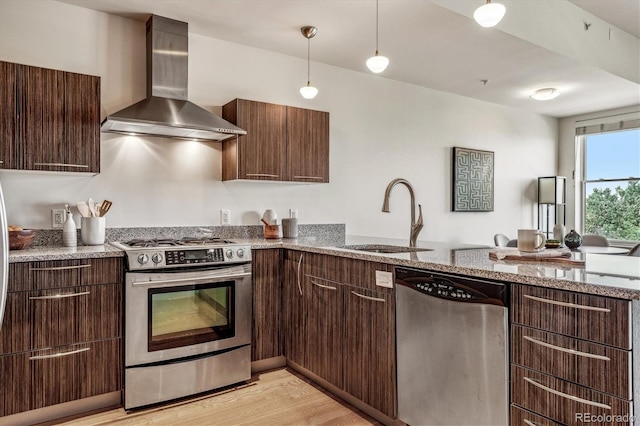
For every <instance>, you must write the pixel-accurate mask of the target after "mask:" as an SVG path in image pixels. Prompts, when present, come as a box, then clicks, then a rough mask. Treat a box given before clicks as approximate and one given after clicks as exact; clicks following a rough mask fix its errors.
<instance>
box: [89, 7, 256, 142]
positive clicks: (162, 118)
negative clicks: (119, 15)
mask: <svg viewBox="0 0 640 426" xmlns="http://www.w3.org/2000/svg"><path fill="white" fill-rule="evenodd" d="M188 29H189V26H188V24H187V23H186V22H180V21H175V20H173V19H168V18H163V17H161V16H156V15H151V17H150V18H149V20H148V21H147V97H146V99H144V100H142V101H140V102H138V103H136V104H133V105H131V106H130V107H128V108H125V109H123V110H120V111H118V112H116V113H114V114H111V115H108V116H107V117H106V118H105V119H104V121H103V122H102V126H101V130H102V131H103V132H114V133H124V134H144V135H152V136H162V137H168V138H177V139H198V140H209V141H212V140H213V141H222V140H225V139H229V138H231V137H234V136H236V135H245V134H246V133H247V132H246V131H244V130H242V129H241V128H239V127H236V126H234V125H233V124H231V123H229V122H228V121H226V120H224V119H222V118H221V117H218V116H216V115H214V114H212V113H211V112H209V111H207V110H206V109H204V108H201V107H199V106H198V105H196V104H194V103H192V102H189V101H188V100H187V97H188V96H187V95H188V94H187V90H188V80H187V79H188V65H189V57H188V55H189V39H188Z"/></svg>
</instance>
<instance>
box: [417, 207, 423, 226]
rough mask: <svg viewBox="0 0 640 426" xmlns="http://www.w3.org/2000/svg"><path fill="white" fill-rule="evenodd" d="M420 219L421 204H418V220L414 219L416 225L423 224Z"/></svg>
mask: <svg viewBox="0 0 640 426" xmlns="http://www.w3.org/2000/svg"><path fill="white" fill-rule="evenodd" d="M423 224H424V222H423V221H422V205H420V204H418V220H417V221H416V225H423Z"/></svg>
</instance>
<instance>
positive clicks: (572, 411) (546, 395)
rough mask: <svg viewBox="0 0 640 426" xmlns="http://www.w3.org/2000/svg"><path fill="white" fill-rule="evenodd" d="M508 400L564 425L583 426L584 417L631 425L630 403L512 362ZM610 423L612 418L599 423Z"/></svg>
mask: <svg viewBox="0 0 640 426" xmlns="http://www.w3.org/2000/svg"><path fill="white" fill-rule="evenodd" d="M511 402H512V403H514V404H516V405H518V406H520V407H523V408H525V409H527V410H530V411H533V412H535V413H539V414H541V415H543V416H545V417H548V418H550V419H552V420H555V421H557V422H560V423H562V424H565V425H584V424H585V418H586V417H587V416H588V417H589V418H599V417H600V416H602V417H601V418H605V419H612V420H613V423H614V424H630V421H629V419H630V416H631V414H632V411H631V409H632V408H631V403H630V402H629V401H626V400H622V399H620V398H616V397H614V396H611V395H607V394H604V393H602V392H598V391H595V390H592V389H589V388H586V387H584V386H578V385H575V384H573V383H569V382H567V381H565V380H561V379H557V378H555V377H551V376H547V375H545V374H541V373H538V372H536V371H533V370H529V369H525V368H523V367H518V366H516V365H514V364H512V365H511ZM602 423H612V421H606V422H601V423H600V424H602Z"/></svg>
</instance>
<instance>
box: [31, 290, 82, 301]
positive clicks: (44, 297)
mask: <svg viewBox="0 0 640 426" xmlns="http://www.w3.org/2000/svg"><path fill="white" fill-rule="evenodd" d="M87 294H91V292H89V291H83V292H81V293H66V294H54V295H52V296H33V297H30V298H29V300H51V299H66V298H68V297H78V296H86V295H87Z"/></svg>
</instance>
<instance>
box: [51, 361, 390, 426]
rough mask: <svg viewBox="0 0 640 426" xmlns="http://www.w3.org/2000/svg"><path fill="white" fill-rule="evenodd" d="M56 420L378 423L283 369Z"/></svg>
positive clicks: (95, 424) (268, 424)
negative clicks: (141, 404) (190, 393)
mask: <svg viewBox="0 0 640 426" xmlns="http://www.w3.org/2000/svg"><path fill="white" fill-rule="evenodd" d="M53 424H61V425H82V426H87V425H91V426H98V425H172V426H173V425H185V426H186V425H188V426H196V425H224V426H226V425H265V426H276V425H277V426H280V425H358V426H359V425H380V424H381V423H379V422H377V421H376V420H374V419H372V418H371V417H369V416H367V415H366V414H365V413H363V412H361V411H359V410H357V409H356V408H355V407H352V406H350V405H348V404H347V403H345V402H344V401H342V400H339V399H338V398H336V397H334V396H332V395H330V394H328V393H327V392H326V391H324V390H323V389H322V388H321V387H319V386H317V385H315V384H314V383H312V382H311V381H310V380H308V379H307V378H305V377H303V376H301V375H299V374H298V373H296V372H294V371H292V370H289V369H285V368H283V369H279V370H272V371H267V372H262V373H257V374H254V375H253V377H252V380H251V382H249V383H248V384H247V385H244V386H241V387H238V388H234V389H231V390H224V391H221V392H219V393H216V394H213V395H207V396H203V397H199V398H195V399H191V400H188V401H183V402H177V403H173V404H169V405H165V406H161V407H156V408H152V409H148V410H143V411H136V412H133V413H130V414H126V413H125V412H124V410H123V409H122V408H119V409H114V410H110V411H105V412H102V413H98V414H94V415H90V416H86V417H80V418H76V419H73V420H69V421H66V422H62V423H53Z"/></svg>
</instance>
